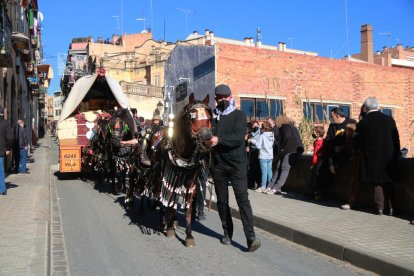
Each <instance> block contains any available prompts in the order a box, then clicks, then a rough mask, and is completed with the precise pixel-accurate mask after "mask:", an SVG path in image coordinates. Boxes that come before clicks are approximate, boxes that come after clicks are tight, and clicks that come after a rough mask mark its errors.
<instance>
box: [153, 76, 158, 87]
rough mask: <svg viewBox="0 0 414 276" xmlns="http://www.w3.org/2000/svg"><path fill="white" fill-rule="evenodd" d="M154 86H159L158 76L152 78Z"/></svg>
mask: <svg viewBox="0 0 414 276" xmlns="http://www.w3.org/2000/svg"><path fill="white" fill-rule="evenodd" d="M153 85H154V86H160V76H154V83H153Z"/></svg>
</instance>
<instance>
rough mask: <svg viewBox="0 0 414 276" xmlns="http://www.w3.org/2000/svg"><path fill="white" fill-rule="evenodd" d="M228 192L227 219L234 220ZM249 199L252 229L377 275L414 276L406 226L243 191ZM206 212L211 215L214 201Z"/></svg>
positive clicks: (413, 233)
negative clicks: (256, 228)
mask: <svg viewBox="0 0 414 276" xmlns="http://www.w3.org/2000/svg"><path fill="white" fill-rule="evenodd" d="M229 190H230V192H229V197H230V199H229V201H230V207H231V211H232V215H233V217H237V218H239V217H240V216H239V212H238V210H239V209H238V207H237V204H236V200H235V197H234V193H233V189H232V188H231V187H229ZM209 196H210V194H209V193H208V192H207V199H209ZM249 199H250V202H251V205H252V208H253V215H254V216H255V226H256V227H258V228H261V229H263V230H265V231H268V232H270V233H272V234H275V235H278V236H281V237H283V238H286V239H288V240H290V241H292V242H295V243H298V244H301V245H304V246H306V247H309V248H312V249H314V250H316V251H319V252H322V253H324V254H326V255H329V256H332V257H335V258H338V259H340V260H343V261H346V262H349V263H351V264H353V265H355V266H358V267H361V268H364V269H367V270H370V271H373V272H376V273H379V274H381V275H414V225H411V224H410V223H409V221H408V220H403V219H400V218H396V217H390V216H386V215H383V216H378V215H374V214H370V213H366V212H362V211H354V210H350V211H344V210H341V209H340V208H339V205H340V204H339V203H333V202H330V203H328V202H326V203H323V202H322V203H319V202H318V203H316V202H311V201H305V200H304V199H303V197H302V196H301V195H297V196H295V195H290V194H288V195H285V196H280V195H266V194H262V193H260V194H259V193H256V192H254V191H252V190H249ZM207 203H208V200H207ZM322 204H324V205H322ZM212 208H213V209H215V210H217V205H216V203H215V202H214V201H213V203H212ZM240 231H242V230H241V229H240Z"/></svg>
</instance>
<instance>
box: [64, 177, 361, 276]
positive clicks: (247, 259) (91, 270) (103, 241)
mask: <svg viewBox="0 0 414 276" xmlns="http://www.w3.org/2000/svg"><path fill="white" fill-rule="evenodd" d="M56 181H57V182H56V186H57V189H58V197H59V202H60V206H61V215H62V219H63V230H64V235H65V241H66V251H67V256H68V262H69V267H70V272H71V274H72V275H154V274H156V275H174V274H177V275H234V274H236V275H361V274H363V275H369V273H368V272H366V271H363V270H360V269H358V268H356V267H353V266H351V265H349V264H346V263H344V262H341V261H339V260H336V259H333V258H330V257H327V256H325V255H322V254H319V253H317V252H314V251H312V250H310V249H307V248H305V247H301V246H299V245H297V244H294V243H291V242H289V241H286V240H284V239H281V238H278V237H276V236H274V235H271V234H269V233H267V232H264V231H261V230H259V229H257V236H258V237H259V238H260V239H261V241H262V247H261V248H260V249H259V250H258V251H257V252H254V253H247V252H245V249H246V241H245V238H244V235H243V231H242V226H241V223H240V221H238V220H235V233H234V237H233V244H232V245H231V246H224V245H221V244H220V242H219V238H220V237H221V233H222V231H221V226H220V222H219V217H218V214H217V213H216V212H214V211H210V212H208V213H207V220H205V221H203V223H199V222H194V224H193V230H194V231H193V235H194V238H195V240H196V246H195V247H193V248H186V247H185V246H184V244H183V239H184V238H185V228H184V220H183V216H182V214H179V224H180V227H179V228H178V229H177V236H176V237H175V238H166V237H165V236H164V235H163V234H162V233H160V232H159V231H157V228H158V221H159V219H158V213H157V212H156V211H151V210H150V209H149V208H146V209H145V210H144V212H143V213H140V208H139V204H135V205H134V207H133V208H132V209H131V210H128V211H126V210H125V209H124V208H123V206H122V201H123V196H118V197H115V196H112V195H108V194H107V193H105V192H100V191H98V190H95V189H94V187H93V186H92V185H91V184H88V183H87V182H83V181H81V180H62V181H59V180H56Z"/></svg>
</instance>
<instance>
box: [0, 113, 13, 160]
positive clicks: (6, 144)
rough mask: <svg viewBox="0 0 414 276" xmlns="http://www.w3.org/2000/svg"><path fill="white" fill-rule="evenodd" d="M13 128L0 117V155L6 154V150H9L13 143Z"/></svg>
mask: <svg viewBox="0 0 414 276" xmlns="http://www.w3.org/2000/svg"><path fill="white" fill-rule="evenodd" d="M13 136H14V135H13V130H12V128H11V127H10V125H9V123H8V122H7V121H6V120H4V119H3V117H0V156H1V157H3V156H5V155H6V151H8V150H10V149H11V148H12V145H13Z"/></svg>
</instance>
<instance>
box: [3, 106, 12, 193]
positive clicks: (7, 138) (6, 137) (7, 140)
mask: <svg viewBox="0 0 414 276" xmlns="http://www.w3.org/2000/svg"><path fill="white" fill-rule="evenodd" d="M12 144H13V131H12V129H11V127H10V125H9V124H8V122H7V121H6V120H4V109H3V107H0V196H5V195H7V188H6V175H5V173H4V164H5V162H4V161H5V157H6V156H7V155H8V154H9V152H10V149H11V148H12Z"/></svg>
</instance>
